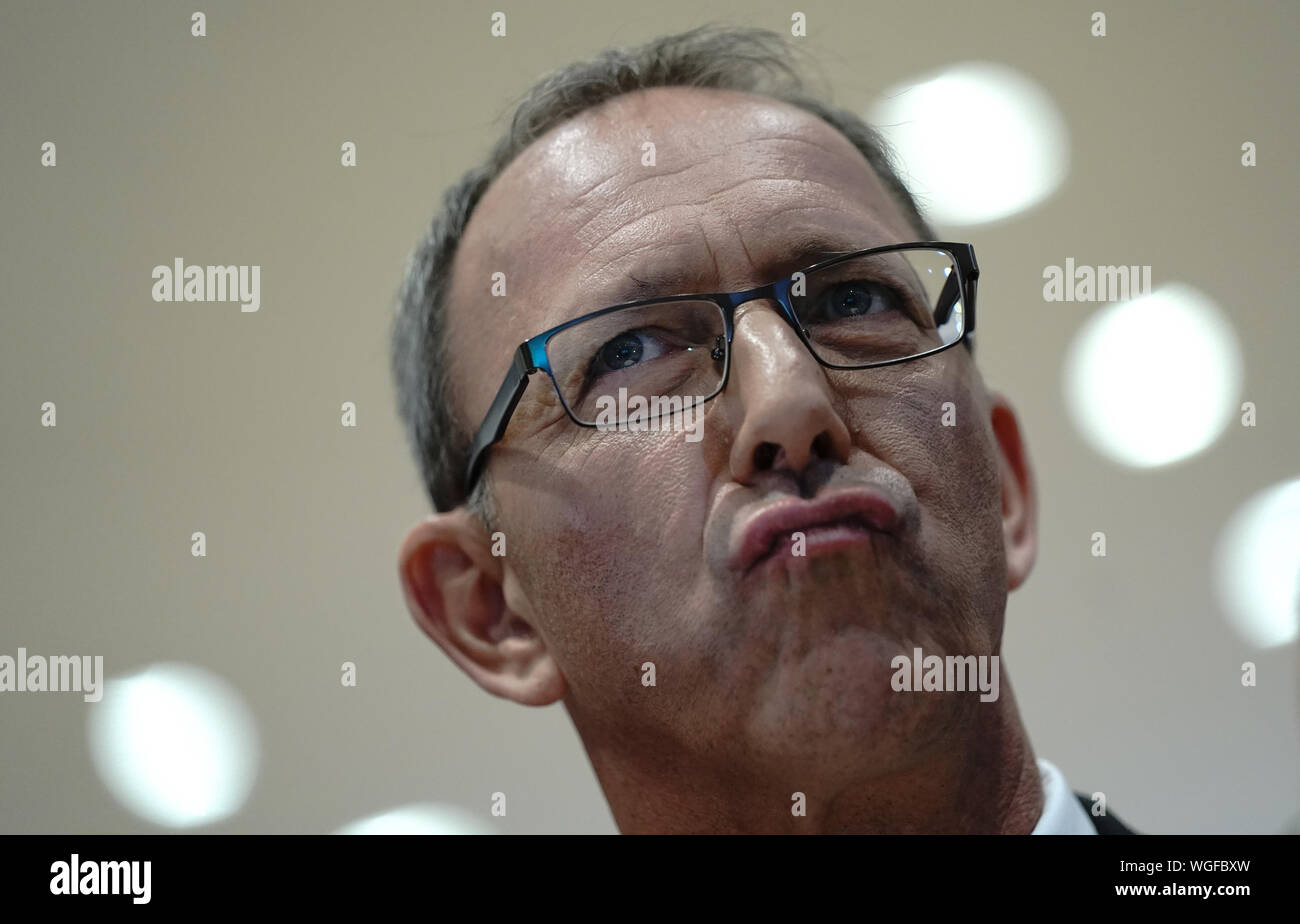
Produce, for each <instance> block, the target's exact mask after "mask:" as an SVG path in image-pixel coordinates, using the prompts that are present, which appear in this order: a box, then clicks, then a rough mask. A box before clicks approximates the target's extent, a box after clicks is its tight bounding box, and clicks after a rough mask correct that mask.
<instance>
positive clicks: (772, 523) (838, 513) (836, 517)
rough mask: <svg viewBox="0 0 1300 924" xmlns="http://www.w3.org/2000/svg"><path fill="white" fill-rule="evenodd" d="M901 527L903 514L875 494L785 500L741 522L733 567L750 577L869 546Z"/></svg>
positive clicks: (859, 490) (847, 493) (865, 490)
mask: <svg viewBox="0 0 1300 924" xmlns="http://www.w3.org/2000/svg"><path fill="white" fill-rule="evenodd" d="M898 526H899V515H898V510H897V508H896V507H895V506H894V504H893V503H892V502H890V500H889V499H888V498H887V497H885V495H884V494H882V493H880V492H879V491H876V490H873V489H870V488H854V489H851V490H844V491H837V492H835V493H834V494H831V495H827V496H826V497H823V498H818V499H817V500H815V501H806V500H803V499H801V498H785V499H782V500H779V501H774V502H772V503H770V504H767V505H765V506H763V507H762V508H761V509H759V510H757V511H756V512H755V513H753V514H752V515H750V516H749V517H746V518H744V519H742V520H739V521H738V522H737V524H736V528H735V529H734V530H733V531H732V543H731V548H732V553H731V566H732V567H733V568H734V569H735V570H737V571H739V572H741V574H744V575H748V574H750V573H751V572H752V571H754V570H755V569H757V568H758V567H759V566H760V565H762V564H763V563H765V562H768V561H772V560H775V559H794V558H801V557H802V558H812V557H814V556H819V555H827V554H831V553H834V552H838V551H840V550H843V549H847V548H852V547H854V546H860V545H864V544H867V543H870V542H871V540H872V538H873V537H875V536H879V535H881V534H882V533H894V532H896V531H897V529H898Z"/></svg>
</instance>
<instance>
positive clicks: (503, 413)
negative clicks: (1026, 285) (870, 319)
mask: <svg viewBox="0 0 1300 924" xmlns="http://www.w3.org/2000/svg"><path fill="white" fill-rule="evenodd" d="M902 250H941V251H944V252H945V253H947V254H948V255H949V256H951V257H952V258H953V262H954V263H955V264H956V267H957V272H956V274H955V284H956V290H957V291H956V292H955V293H951V294H950V292H949V289H951V288H952V286H953V282H954V279H953V277H949V279H948V282H947V283H945V288H944V291H943V292H942V293H940V297H939V304H940V305H941V306H942V305H947V306H948V307H951V306H952V305H953V304H954V303H955V302H956V300H957V299H955V298H952V294H955V295H957V296H959V297H960V300H961V303H962V305H963V306H964V312H963V313H964V318H963V322H964V323H963V327H962V333H961V336H960V337H958V338H957V339H956V340H954V341H953V342H952V343H945V344H944V345H943V346H939V347H935V348H934V349H932V350H926V351H925V352H923V353H915V354H913V355H911V356H904V357H901V358H899V359H885V360H876V361H874V362H869V363H860V364H853V365H840V364H836V363H830V362H827V361H826V360H824V359H822V358H821V357H820V356H818V355H817V350H816V348H815V347H813V345H812V343H811V342H810V341H809V337H808V331H807V329H806V328H804V327H803V326H801V325H800V323H799V319H798V317H797V315H796V313H795V309H794V306H793V305H792V304H791V302H790V288H791V286H792V284H793V283H794V278H795V276H798V275H803V276H807V275H808V274H810V273H812V272H814V271H817V270H821V269H825V268H826V267H828V266H833V265H835V264H837V263H842V262H844V261H845V260H855V259H859V258H861V257H867V256H872V255H875V254H881V253H893V252H895V251H902ZM979 274H980V271H979V264H978V263H977V262H976V261H975V248H974V247H973V246H972V245H970V244H966V243H957V242H954V241H914V242H909V243H905V244H889V245H886V246H884V247H871V248H868V249H867V250H855V251H851V252H849V253H843V254H836V255H835V256H833V257H831V258H830V259H828V260H823V261H822V262H820V263H815V264H813V265H812V266H808V267H805V268H804V269H802V270H798V271H796V272H794V273H791V274H790V275H789V276H786V277H785V278H783V279H778V280H777V281H776V282H770V283H768V284H767V285H762V286H758V287H757V288H753V289H745V290H743V291H741V292H710V293H700V294H695V295H661V296H656V297H652V298H643V299H639V300H637V301H634V302H625V303H624V304H621V305H613V306H611V307H609V308H601V309H598V310H596V311H592V312H588V313H587V314H584V315H581V316H580V317H576V318H573V319H571V320H568V321H565V322H564V323H563V324H558V325H556V326H555V327H552V328H550V329H549V330H544V331H542V332H541V333H540V334H536V335H535V336H532V337H529V338H528V339H527V340H525V341H524V342H523V343H521V344H519V346H518V348H517V349H516V350H515V352H514V356H513V357H512V359H511V362H510V368H509V370H507V372H506V374H505V378H504V379H503V380H502V382H501V387H500V388H498V389H497V394H496V397H495V398H494V399H493V400H492V406H491V407H490V408H489V409H488V412H487V414H486V415H485V416H484V418H483V423H482V424H481V425H480V426H479V428H478V431H477V432H476V433H475V435H474V440H473V442H472V443H471V444H470V450H469V461H468V464H467V466H466V470H465V496H466V497H469V496H470V495H471V494H472V493H473V491H474V486H475V484H477V482H478V479H479V476H480V475H481V474H482V469H483V466H484V464H485V462H486V457H487V450H488V448H489V447H491V446H492V445H493V444H494V443H496V442H498V441H499V440H500V439H501V437H502V436H504V435H505V432H506V426H507V425H508V424H509V423H510V417H511V415H513V414H514V411H515V407H516V406H517V405H518V404H519V399H520V398H522V397H523V395H524V391H525V389H527V388H528V380H529V378H530V377H531V376H532V374H533V373H534V372H538V371H542V372H545V373H546V375H547V377H548V378H550V380H551V386H552V387H553V388H554V389H555V394H556V396H557V397H558V398H559V399H560V405H561V406H562V407H563V408H564V412H565V414H566V415H568V417H569V419H570V420H571V421H573V422H574V423H575V424H577V425H578V426H580V427H587V428H592V429H594V428H595V427H596V426H597V424H594V423H586V422H584V421H581V420H579V419H578V418H577V417H575V416H574V414H573V411H572V410H571V409H570V408H569V403H568V402H567V401H566V400H565V399H564V394H563V392H561V391H560V386H559V384H558V383H557V382H556V381H555V374H554V372H553V371H552V369H551V362H550V358H549V357H548V355H547V352H546V348H547V345H548V344H549V342H550V340H551V338H552V337H554V336H555V335H556V334H558V333H560V332H561V331H565V330H568V329H569V328H570V327H573V326H574V325H575V324H581V323H583V322H584V321H589V320H591V319H592V318H597V317H600V316H601V315H605V314H610V313H612V312H615V311H624V310H627V309H630V308H642V307H644V306H646V305H655V304H665V303H672V302H688V301H689V302H701V301H707V302H713V303H714V304H715V305H717V306H718V308H719V309H721V311H722V317H723V323H724V329H725V331H726V350H725V357H724V361H723V368H722V379H721V381H720V382H719V383H718V388H717V390H716V391H714V392H713V393H712V394H711V395H708V396H707V397H705V398H703V399H702V400H700V401H698V402H696V403H697V404H703V403H704V402H705V401H710V400H712V399H713V398H716V397H717V396H718V395H720V394H721V393H722V391H723V389H725V388H726V387H727V378H728V376H729V374H730V372H731V340H732V336H733V334H734V333H735V317H736V309H737V308H739V307H740V306H741V305H743V304H745V303H746V302H751V301H754V300H756V299H762V298H766V299H771V300H772V301H775V302H776V303H777V304H778V305H780V307H781V312H780V314H781V316H782V317H783V318H784V319H785V321H786V323H787V324H789V325H790V327H791V328H793V329H794V332H795V334H796V335H797V336H798V337H799V339H800V340H801V341H802V342H803V345H804V346H805V347H807V348H808V352H809V353H811V354H812V356H813V358H814V359H815V360H817V362H818V363H819V364H820V365H822V366H825V367H826V368H828V369H872V368H876V367H878V366H893V365H897V364H898V363H905V362H911V361H912V360H914V359H922V358H923V357H926V356H933V355H934V354H935V353H941V352H943V351H944V350H947V349H951V348H952V347H954V346H956V345H957V344H959V343H966V344H967V345H968V348H970V349H972V351H973V347H974V337H973V336H971V335H972V334H973V333H974V331H975V283H976V280H978V279H979Z"/></svg>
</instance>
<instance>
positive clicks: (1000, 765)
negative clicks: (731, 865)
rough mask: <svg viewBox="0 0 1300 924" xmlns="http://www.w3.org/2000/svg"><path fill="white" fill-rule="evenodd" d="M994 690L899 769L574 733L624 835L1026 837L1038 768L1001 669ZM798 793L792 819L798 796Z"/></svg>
mask: <svg viewBox="0 0 1300 924" xmlns="http://www.w3.org/2000/svg"><path fill="white" fill-rule="evenodd" d="M1002 684H1003V686H1002V691H1003V692H1002V695H1001V696H1000V697H999V699H998V700H997V701H996V702H993V703H988V704H986V706H982V707H981V708H980V709H978V710H976V713H975V718H974V720H973V721H970V722H962V723H958V725H957V727H956V730H955V731H954V733H953V734H952V735H951V736H947V737H944V738H942V739H940V740H939V741H938V742H937V743H936V744H934V745H932V746H930V747H928V748H927V750H926V751H925V753H923V754H917V755H912V759H911V760H909V761H908V763H907V765H906V766H905V767H901V768H899V767H895V768H890V769H885V770H879V769H871V768H870V767H869V763H870V760H869V758H870V755H869V754H868V755H866V756H867V758H868V760H867V766H866V768H856V769H851V770H846V769H845V768H842V767H835V766H819V767H818V768H817V769H816V770H815V771H809V770H808V769H807V768H806V767H804V768H801V769H799V770H798V771H797V772H789V773H783V772H781V768H779V767H764V768H763V769H762V770H756V769H755V768H754V765H753V762H752V761H745V760H744V758H743V757H735V758H733V759H731V760H724V761H721V762H720V761H719V759H718V757H717V754H716V751H714V749H713V748H712V747H711V748H710V749H709V753H707V754H699V753H693V752H692V751H690V750H688V749H685V748H683V747H681V746H680V744H679V743H678V742H674V741H670V740H667V739H662V738H660V739H657V740H653V741H652V740H651V736H649V735H626V734H624V735H618V736H611V737H609V738H606V737H604V736H596V735H592V734H589V733H587V732H585V731H584V728H583V726H584V723H583V722H582V721H581V719H580V717H579V716H578V715H577V714H575V713H574V711H573V709H572V707H571V708H570V714H571V715H573V717H574V722H575V725H576V726H577V727H578V731H579V734H580V735H582V738H583V743H584V744H585V745H586V747H587V753H588V756H589V757H590V759H591V762H592V766H593V768H594V769H595V771H596V776H597V778H598V779H599V780H600V784H601V787H602V788H603V790H604V792H605V797H606V799H607V800H608V802H609V805H610V809H611V811H612V812H613V815H614V820H615V822H616V823H617V824H618V828H619V830H620V831H621V832H622V833H624V834H648V833H656V834H682V833H696V834H706V833H707V834H757V833H790V834H794V833H808V834H823V833H837V834H1028V833H1029V832H1030V831H1032V830H1033V828H1034V826H1035V825H1036V824H1037V822H1038V819H1039V817H1040V816H1041V815H1042V810H1043V792H1042V787H1041V785H1040V782H1039V776H1038V766H1037V763H1036V761H1035V758H1034V753H1033V748H1032V747H1031V745H1030V742H1029V737H1028V734H1027V733H1026V732H1025V728H1024V725H1023V724H1022V722H1021V720H1020V715H1019V711H1018V709H1017V708H1016V703H1015V697H1014V694H1013V693H1012V690H1011V686H1010V684H1009V683H1008V682H1007V679H1006V676H1005V674H1004V675H1003V677H1002ZM796 792H798V793H802V794H803V800H802V802H803V805H802V808H803V814H798V813H797V812H798V809H799V802H798V801H797V797H796V796H795V793H796Z"/></svg>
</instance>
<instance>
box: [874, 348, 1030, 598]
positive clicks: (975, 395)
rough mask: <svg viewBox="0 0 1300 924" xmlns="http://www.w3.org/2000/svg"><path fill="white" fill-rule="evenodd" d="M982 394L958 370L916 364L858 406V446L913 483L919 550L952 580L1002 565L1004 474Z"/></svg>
mask: <svg viewBox="0 0 1300 924" xmlns="http://www.w3.org/2000/svg"><path fill="white" fill-rule="evenodd" d="M979 394H980V393H979V391H978V390H977V389H976V388H975V387H973V386H972V384H971V382H970V380H969V378H968V377H967V376H966V375H965V374H964V373H963V371H962V370H961V368H960V367H959V366H957V364H955V363H945V364H939V363H933V364H921V363H918V364H915V368H910V369H909V368H905V367H900V370H899V371H898V372H896V373H895V374H893V375H891V376H890V377H889V378H888V379H882V380H881V381H880V382H879V385H878V387H877V388H873V395H872V396H864V397H863V398H861V399H859V400H857V401H855V402H853V406H854V409H855V416H854V422H853V426H854V429H855V431H856V435H855V442H856V445H857V446H858V447H859V448H861V449H862V450H864V451H866V452H868V453H870V454H871V455H873V456H876V457H877V458H880V459H881V460H882V461H884V462H885V463H886V464H888V465H889V466H891V467H892V468H894V469H896V470H898V471H899V472H900V473H901V474H902V475H903V476H904V477H905V478H906V479H907V480H908V482H909V484H911V486H912V490H913V492H914V493H915V494H916V498H917V501H918V503H919V505H920V509H921V529H920V547H921V551H922V552H923V554H924V556H925V559H926V561H929V562H933V563H936V564H935V565H934V567H936V569H937V570H945V571H948V572H950V574H949V580H950V581H964V580H968V579H970V578H971V577H973V576H978V574H979V572H980V571H981V570H985V569H990V568H994V569H996V568H998V567H1001V566H1002V565H1004V564H1005V557H1004V555H1003V538H1002V525H1001V522H1002V521H1001V483H1000V476H999V468H998V465H997V455H996V452H995V446H994V443H993V438H992V432H991V429H990V425H989V422H988V420H987V419H986V418H985V413H984V409H983V406H982V400H981V398H980V397H979ZM999 562H1001V563H1002V565H999Z"/></svg>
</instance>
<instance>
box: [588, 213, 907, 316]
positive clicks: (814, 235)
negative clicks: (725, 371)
mask: <svg viewBox="0 0 1300 924" xmlns="http://www.w3.org/2000/svg"><path fill="white" fill-rule="evenodd" d="M874 236H875V235H872V234H866V233H864V234H863V235H862V238H861V239H860V240H858V241H857V243H850V242H849V241H848V240H847V239H846V238H841V237H839V236H836V235H830V234H827V233H826V232H822V231H817V232H810V233H808V234H804V235H801V236H799V237H797V238H795V240H794V241H793V242H791V245H790V247H789V249H788V250H787V251H786V253H787V254H788V256H786V257H784V258H783V259H781V260H779V261H777V262H775V263H767V264H764V265H765V267H767V268H769V269H771V272H770V273H769V274H767V278H765V280H764V281H765V282H771V281H773V280H774V279H780V278H782V277H783V276H785V275H787V274H789V273H793V272H795V271H796V270H800V269H803V268H805V267H809V266H812V265H813V264H815V263H820V262H821V261H823V260H829V259H830V258H831V257H836V256H840V255H841V254H846V253H853V252H855V251H858V250H867V249H869V248H871V247H873V246H884V245H883V244H881V245H876V244H872V243H871V242H870V240H869V238H871V237H874ZM699 280H700V273H698V272H693V271H692V270H691V269H690V268H688V267H686V266H678V267H675V268H672V269H662V270H656V269H653V268H650V267H634V268H633V269H632V270H630V271H628V273H627V274H626V275H625V277H624V278H623V279H621V280H620V281H619V282H618V283H617V284H616V285H614V286H612V287H611V288H610V289H608V290H604V297H603V299H602V301H603V303H604V304H605V305H609V306H612V305H621V304H622V303H624V302H635V301H640V300H641V299H645V298H655V297H656V296H669V295H691V294H696V293H698V294H707V293H709V292H712V291H713V290H712V289H708V290H706V289H701V288H699ZM762 284H763V283H756V285H762Z"/></svg>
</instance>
